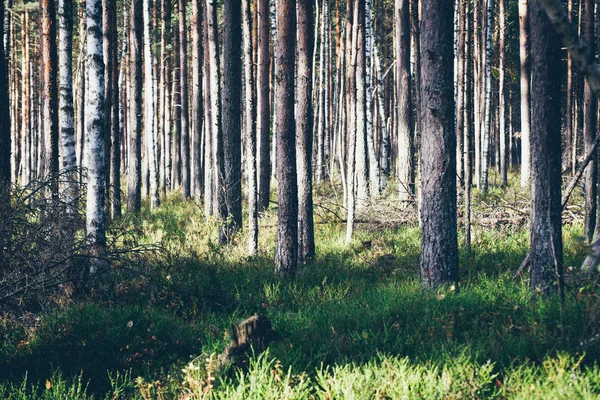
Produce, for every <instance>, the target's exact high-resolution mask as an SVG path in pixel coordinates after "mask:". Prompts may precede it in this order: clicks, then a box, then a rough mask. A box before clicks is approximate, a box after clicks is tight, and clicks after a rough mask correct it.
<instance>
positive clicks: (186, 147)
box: [179, 0, 239, 199]
mask: <svg viewBox="0 0 600 400" xmlns="http://www.w3.org/2000/svg"><path fill="white" fill-rule="evenodd" d="M185 4H186V0H179V46H180V50H179V57H180V58H179V67H180V69H181V76H180V81H179V82H180V85H181V186H182V188H183V198H184V199H187V198H188V197H190V195H191V180H190V178H191V165H190V129H189V98H188V72H187V71H188V68H187V23H186V12H185ZM225 15H227V14H225ZM238 63H239V61H238Z"/></svg>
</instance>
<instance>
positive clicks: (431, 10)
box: [420, 0, 458, 287]
mask: <svg viewBox="0 0 600 400" xmlns="http://www.w3.org/2000/svg"><path fill="white" fill-rule="evenodd" d="M452 8H453V4H452V2H450V1H447V0H423V10H427V18H424V19H423V21H422V27H421V51H422V54H423V57H422V59H421V71H420V73H421V84H422V87H421V98H422V99H427V101H423V103H422V104H421V109H420V112H421V122H422V126H421V127H422V129H423V132H422V140H421V157H420V174H421V192H422V200H421V201H422V204H421V281H422V284H423V285H424V286H425V287H435V286H439V285H443V284H456V283H457V282H458V243H457V233H456V228H457V227H456V131H455V129H454V102H453V101H451V99H452V98H453V82H452V80H453V79H452V78H453V68H452V64H453V57H452V53H453V52H452V42H453V40H452V39H453V18H452V13H453V12H452Z"/></svg>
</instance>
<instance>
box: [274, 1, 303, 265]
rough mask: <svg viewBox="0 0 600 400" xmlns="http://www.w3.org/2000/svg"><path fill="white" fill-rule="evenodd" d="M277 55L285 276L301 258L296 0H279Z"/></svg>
mask: <svg viewBox="0 0 600 400" xmlns="http://www.w3.org/2000/svg"><path fill="white" fill-rule="evenodd" d="M275 59H276V67H275V69H276V79H275V104H276V108H275V116H276V119H277V125H276V126H277V128H276V141H277V177H278V179H279V183H278V194H279V202H278V208H277V246H276V252H275V271H276V272H277V273H278V274H280V275H282V276H293V275H295V273H296V267H297V262H298V184H297V178H296V146H295V144H296V126H295V121H294V65H295V60H296V10H295V2H294V1H291V0H277V44H276V48H275Z"/></svg>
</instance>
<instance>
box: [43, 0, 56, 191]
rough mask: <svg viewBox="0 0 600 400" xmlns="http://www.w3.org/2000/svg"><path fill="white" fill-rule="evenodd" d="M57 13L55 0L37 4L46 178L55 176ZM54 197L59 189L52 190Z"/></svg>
mask: <svg viewBox="0 0 600 400" xmlns="http://www.w3.org/2000/svg"><path fill="white" fill-rule="evenodd" d="M57 58H58V55H57V52H56V11H55V3H54V0H40V62H41V69H42V70H41V82H40V91H41V104H40V107H41V116H42V119H41V123H42V124H41V128H42V129H41V134H42V135H43V138H44V150H43V153H42V154H43V156H42V165H41V172H42V175H43V176H45V177H48V176H50V175H56V173H57V172H58V87H57V84H56V83H57V72H58V71H57ZM52 193H53V195H57V194H58V186H56V185H53V186H52Z"/></svg>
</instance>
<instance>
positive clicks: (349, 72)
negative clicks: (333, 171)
mask: <svg viewBox="0 0 600 400" xmlns="http://www.w3.org/2000/svg"><path fill="white" fill-rule="evenodd" d="M357 1H359V0H357ZM352 3H353V2H352V1H346V49H345V50H346V51H345V57H346V61H345V62H346V93H345V100H346V108H345V114H346V121H345V129H346V141H345V143H344V145H345V146H346V157H345V161H346V186H347V189H346V195H347V196H346V208H347V210H348V214H347V215H348V217H347V221H346V243H350V242H351V241H352V232H353V230H354V217H355V207H356V179H355V173H356V125H357V124H356V112H355V106H356V47H355V44H356V41H357V39H356V37H357V29H355V28H354V26H356V25H357V23H356V21H354V17H353V15H354V13H355V12H356V10H355V9H354V8H353V6H352Z"/></svg>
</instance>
